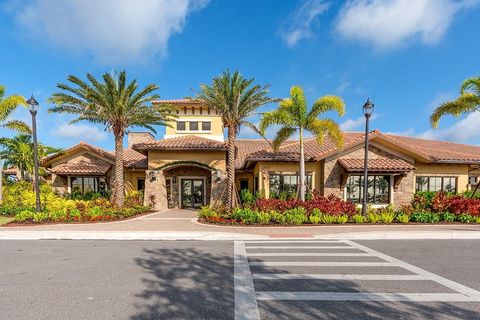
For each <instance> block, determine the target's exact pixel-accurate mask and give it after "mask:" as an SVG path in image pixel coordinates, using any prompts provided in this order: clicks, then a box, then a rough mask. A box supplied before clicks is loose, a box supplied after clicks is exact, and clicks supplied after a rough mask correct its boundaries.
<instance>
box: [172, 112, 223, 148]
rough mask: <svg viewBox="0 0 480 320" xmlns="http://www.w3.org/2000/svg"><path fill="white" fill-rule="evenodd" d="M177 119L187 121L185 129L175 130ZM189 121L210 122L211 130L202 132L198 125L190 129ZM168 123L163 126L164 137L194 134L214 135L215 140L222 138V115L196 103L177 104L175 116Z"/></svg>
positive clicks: (202, 135)
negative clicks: (194, 128) (196, 128)
mask: <svg viewBox="0 0 480 320" xmlns="http://www.w3.org/2000/svg"><path fill="white" fill-rule="evenodd" d="M185 111H186V113H185ZM177 121H185V122H187V123H186V131H177V125H176V122H177ZM190 121H198V122H210V123H211V131H209V132H202V131H201V126H200V125H199V130H197V131H191V130H190V128H189V124H188V122H190ZM169 125H170V126H166V127H165V138H172V137H179V136H186V135H196V136H200V137H205V138H211V137H215V139H216V140H219V139H223V122H222V117H221V116H220V115H219V114H218V113H216V112H215V111H213V110H210V111H209V110H208V108H207V107H200V106H198V105H187V106H179V107H177V118H176V119H174V120H173V121H171V122H169Z"/></svg>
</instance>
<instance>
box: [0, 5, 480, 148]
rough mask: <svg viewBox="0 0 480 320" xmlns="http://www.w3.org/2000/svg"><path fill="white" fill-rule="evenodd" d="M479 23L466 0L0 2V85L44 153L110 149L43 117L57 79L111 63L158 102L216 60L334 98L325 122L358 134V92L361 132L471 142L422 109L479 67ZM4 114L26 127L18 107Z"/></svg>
mask: <svg viewBox="0 0 480 320" xmlns="http://www.w3.org/2000/svg"><path fill="white" fill-rule="evenodd" d="M479 17H480V1H479V0H457V1H454V0H416V1H410V0H384V1H382V0H376V1H373V0H352V1H322V0H306V1H293V0H290V1H277V0H242V1H221V0H210V1H207V0H177V1H166V0H165V1H162V0H144V1H141V2H140V1H135V0H103V1H95V0H83V1H82V0H70V1H62V2H60V1H56V0H30V1H19V0H7V1H3V2H0V50H1V53H2V54H1V57H2V68H1V71H0V83H1V84H3V85H5V86H6V87H7V94H13V93H15V94H21V95H23V96H26V97H28V96H29V95H30V94H31V93H33V94H34V95H35V96H36V97H37V100H38V101H39V102H40V103H41V108H42V109H41V112H40V114H39V117H38V121H39V124H38V126H39V138H40V140H41V141H42V142H44V143H47V144H50V145H54V146H58V147H68V146H70V145H72V144H74V143H77V142H79V141H81V140H84V141H87V142H90V143H93V144H96V145H99V146H102V147H105V148H107V149H111V148H112V146H113V137H112V136H111V134H110V133H108V132H105V131H104V130H103V128H101V127H96V126H93V125H91V124H89V123H79V124H75V125H69V123H68V122H69V120H70V118H69V117H68V116H65V115H58V114H49V113H47V112H46V110H47V109H48V108H49V107H50V106H49V105H48V103H47V102H46V101H47V99H48V97H49V96H50V95H51V93H53V92H55V90H56V88H55V85H56V83H58V82H64V81H65V79H66V77H67V75H68V74H75V75H78V76H82V77H83V76H84V75H85V74H86V73H87V72H90V73H93V74H95V75H101V74H102V73H103V72H110V71H113V70H121V69H125V70H127V72H128V74H129V76H130V77H132V78H137V79H138V81H139V82H140V83H141V84H147V83H156V84H158V85H159V86H160V90H159V92H158V93H159V94H160V95H161V97H162V98H167V99H169V98H181V97H184V96H189V95H193V94H194V92H195V90H198V87H199V84H201V83H208V82H210V81H211V79H212V77H214V76H216V75H218V74H220V73H221V72H222V70H224V69H226V68H230V69H238V70H240V71H241V72H242V73H243V75H244V76H246V77H249V78H250V77H254V78H255V79H256V82H257V83H259V84H271V95H272V96H274V97H285V96H287V95H288V92H289V88H290V87H291V86H292V85H300V86H302V87H303V88H304V89H305V92H306V94H307V97H308V99H309V101H310V103H311V102H313V101H314V100H315V99H316V98H318V97H320V96H322V95H326V94H336V95H340V96H341V97H342V98H343V99H344V100H345V102H346V104H347V112H346V115H345V116H344V117H343V118H337V117H335V116H334V115H333V114H332V115H329V116H332V117H333V118H334V119H336V120H337V121H338V122H339V123H340V124H341V125H342V128H344V129H345V130H350V131H355V130H363V124H364V123H363V119H362V114H361V106H362V105H363V103H364V102H365V100H366V98H367V97H370V98H371V99H372V100H373V101H374V103H375V106H376V108H375V117H374V120H373V124H372V127H373V128H378V129H380V130H382V131H384V132H393V133H399V134H405V135H411V136H419V137H424V138H431V139H440V140H450V141H457V142H463V143H473V144H478V138H480V130H478V127H479V126H480V114H479V113H477V114H471V115H469V116H466V117H465V116H464V117H462V118H460V119H454V118H445V119H444V120H442V121H441V124H440V128H439V129H438V130H435V131H433V130H432V129H431V128H430V124H429V115H430V113H431V111H432V110H433V108H434V107H435V106H436V105H438V104H439V103H441V102H443V101H445V100H448V99H451V98H454V97H455V96H456V95H457V94H458V90H459V86H460V84H461V82H462V81H463V80H464V79H465V78H467V77H471V76H478V75H479V69H480V59H479V58H478V57H479V52H480V41H478V39H479V38H478V34H479V31H480V19H479ZM274 107H275V106H274V105H272V106H267V107H265V108H264V110H268V109H272V108H274ZM14 116H15V118H18V119H23V120H26V121H30V118H29V114H28V112H27V111H26V110H24V109H22V110H18V111H17V112H16V113H15V115H14ZM253 121H254V122H255V121H258V120H257V119H253ZM163 131H164V129H163V128H158V133H157V137H158V138H161V137H162V135H163ZM0 135H2V136H5V135H6V136H9V135H12V133H11V132H8V131H4V130H3V131H2V130H0ZM241 136H243V137H248V138H252V137H256V136H255V135H254V134H253V133H252V132H250V131H248V130H243V131H242V132H241Z"/></svg>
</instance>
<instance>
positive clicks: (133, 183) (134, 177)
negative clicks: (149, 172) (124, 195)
mask: <svg viewBox="0 0 480 320" xmlns="http://www.w3.org/2000/svg"><path fill="white" fill-rule="evenodd" d="M139 178H141V179H145V170H135V171H131V170H128V169H125V190H126V191H127V192H130V191H135V190H138V184H137V181H138V179H139Z"/></svg>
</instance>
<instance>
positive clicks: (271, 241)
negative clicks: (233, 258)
mask: <svg viewBox="0 0 480 320" xmlns="http://www.w3.org/2000/svg"><path fill="white" fill-rule="evenodd" d="M344 242H345V241H344V240H261V241H258V240H247V241H245V244H247V245H248V244H252V243H260V244H262V243H344ZM247 247H248V246H247Z"/></svg>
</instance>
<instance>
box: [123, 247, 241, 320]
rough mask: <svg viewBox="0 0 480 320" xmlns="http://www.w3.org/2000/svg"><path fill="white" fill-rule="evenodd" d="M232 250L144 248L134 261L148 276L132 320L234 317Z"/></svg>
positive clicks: (137, 298) (138, 295) (144, 280)
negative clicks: (214, 251) (210, 251)
mask: <svg viewBox="0 0 480 320" xmlns="http://www.w3.org/2000/svg"><path fill="white" fill-rule="evenodd" d="M232 251H233V248H232V247H229V248H228V251H225V252H224V253H222V252H221V251H220V252H219V253H215V254H211V253H209V252H207V251H203V250H201V249H193V248H191V247H185V248H180V249H153V250H147V249H144V250H143V255H142V257H140V258H137V259H135V262H136V263H137V264H138V265H139V266H140V267H141V268H143V269H144V271H146V273H147V274H148V275H147V276H146V277H145V278H144V279H142V281H143V284H144V287H145V289H144V290H143V291H142V292H141V293H139V294H136V295H135V296H136V303H135V307H136V308H137V309H138V312H137V313H136V314H135V315H133V316H131V317H130V319H131V320H150V319H152V320H153V319H233V315H234V314H233V312H234V294H233V256H232ZM216 252H218V250H216Z"/></svg>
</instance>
